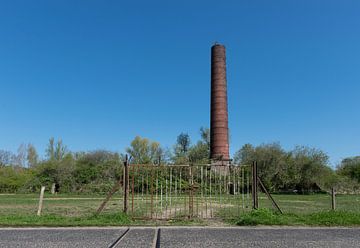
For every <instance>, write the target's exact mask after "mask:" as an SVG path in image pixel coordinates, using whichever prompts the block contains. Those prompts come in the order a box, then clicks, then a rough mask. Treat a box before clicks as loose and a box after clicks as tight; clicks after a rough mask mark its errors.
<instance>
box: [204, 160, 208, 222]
mask: <svg viewBox="0 0 360 248" xmlns="http://www.w3.org/2000/svg"><path fill="white" fill-rule="evenodd" d="M207 171H208V170H207V166H206V167H205V188H204V191H205V212H206V215H205V216H206V218H208V203H207V200H208V192H207V188H208V187H207V186H208V183H207V179H208V177H207Z"/></svg>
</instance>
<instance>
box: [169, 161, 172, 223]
mask: <svg viewBox="0 0 360 248" xmlns="http://www.w3.org/2000/svg"><path fill="white" fill-rule="evenodd" d="M171 186H172V167H171V166H170V183H169V198H170V213H169V215H170V218H171V216H172V215H171V212H172V194H171Z"/></svg>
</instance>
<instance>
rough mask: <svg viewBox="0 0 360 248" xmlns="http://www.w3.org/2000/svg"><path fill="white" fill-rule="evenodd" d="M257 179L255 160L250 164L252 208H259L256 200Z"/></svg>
mask: <svg viewBox="0 0 360 248" xmlns="http://www.w3.org/2000/svg"><path fill="white" fill-rule="evenodd" d="M257 186H258V180H257V162H256V161H254V162H253V166H252V187H251V191H252V200H253V209H258V208H259V200H258V188H257Z"/></svg>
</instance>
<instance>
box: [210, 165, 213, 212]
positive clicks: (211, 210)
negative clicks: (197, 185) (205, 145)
mask: <svg viewBox="0 0 360 248" xmlns="http://www.w3.org/2000/svg"><path fill="white" fill-rule="evenodd" d="M211 170H212V168H211V166H210V171H209V174H210V176H209V177H210V217H211V218H212V217H213V209H212V204H211V203H212V196H211Z"/></svg>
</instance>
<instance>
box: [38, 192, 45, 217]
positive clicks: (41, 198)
mask: <svg viewBox="0 0 360 248" xmlns="http://www.w3.org/2000/svg"><path fill="white" fill-rule="evenodd" d="M44 192H45V186H41V190H40V200H39V208H38V211H37V215H38V216H40V215H41V210H42V206H43V200H44Z"/></svg>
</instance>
